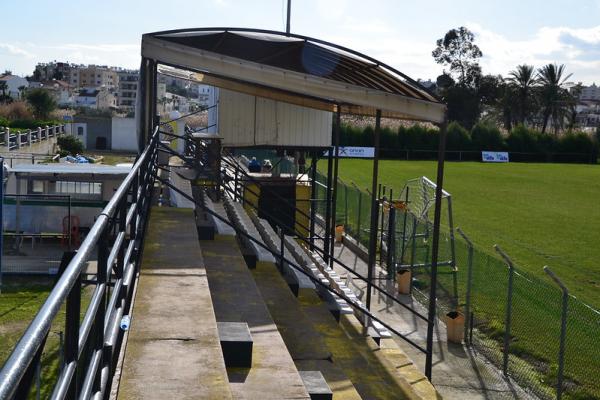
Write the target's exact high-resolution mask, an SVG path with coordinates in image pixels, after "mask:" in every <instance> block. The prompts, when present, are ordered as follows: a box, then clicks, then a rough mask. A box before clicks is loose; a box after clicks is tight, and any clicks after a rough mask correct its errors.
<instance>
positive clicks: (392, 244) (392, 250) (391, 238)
mask: <svg viewBox="0 0 600 400" xmlns="http://www.w3.org/2000/svg"><path fill="white" fill-rule="evenodd" d="M389 205H390V211H389V219H388V233H387V234H388V240H387V267H388V276H387V278H388V279H394V278H395V277H396V276H395V275H396V266H395V262H394V261H395V256H396V235H395V233H396V209H395V208H394V206H392V203H389Z"/></svg>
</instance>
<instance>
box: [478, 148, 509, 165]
mask: <svg viewBox="0 0 600 400" xmlns="http://www.w3.org/2000/svg"><path fill="white" fill-rule="evenodd" d="M481 161H483V162H496V163H498V162H499V163H507V162H508V153H507V152H506V151H482V152H481Z"/></svg>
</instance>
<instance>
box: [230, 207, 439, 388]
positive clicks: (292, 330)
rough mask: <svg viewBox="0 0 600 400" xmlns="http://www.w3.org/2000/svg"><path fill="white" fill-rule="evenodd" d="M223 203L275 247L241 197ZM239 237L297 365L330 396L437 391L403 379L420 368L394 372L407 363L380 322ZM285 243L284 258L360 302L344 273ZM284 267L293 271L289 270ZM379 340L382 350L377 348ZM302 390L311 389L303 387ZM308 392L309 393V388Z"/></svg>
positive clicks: (245, 228)
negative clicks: (316, 375)
mask: <svg viewBox="0 0 600 400" xmlns="http://www.w3.org/2000/svg"><path fill="white" fill-rule="evenodd" d="M226 209H227V211H228V215H229V216H230V217H231V219H232V220H233V221H234V223H235V226H236V229H238V230H239V231H240V232H244V233H246V234H248V235H251V236H252V237H254V238H257V239H258V240H259V241H260V242H261V243H262V244H263V245H265V246H266V247H268V248H270V249H271V250H272V251H273V252H275V253H277V254H278V253H279V252H280V250H281V248H282V238H281V237H280V236H279V235H277V234H276V233H275V231H274V230H273V228H272V227H271V226H270V225H269V224H268V223H267V222H266V221H264V220H262V219H260V218H258V217H257V216H256V215H255V214H254V213H247V212H246V210H245V209H244V208H243V207H241V204H239V203H233V202H231V201H229V202H227V201H226ZM250 221H251V222H252V223H253V224H254V226H251V224H250ZM240 236H241V237H244V235H240ZM239 242H240V245H241V246H242V247H245V248H246V250H248V251H250V252H253V251H254V256H255V257H256V260H257V261H256V263H255V264H253V265H252V267H254V268H253V269H252V270H251V271H252V275H253V277H254V279H255V281H256V284H257V286H258V288H259V290H260V293H261V296H262V298H263V300H264V302H265V303H266V305H267V306H268V308H269V312H270V313H271V316H272V317H273V320H274V321H275V323H276V325H277V328H278V330H279V332H280V333H281V336H282V337H283V340H284V341H285V344H286V346H287V348H288V350H289V352H290V355H291V356H292V357H293V359H294V362H295V364H296V367H297V369H298V370H299V371H316V372H320V373H321V374H322V376H323V379H324V380H325V382H326V383H327V384H328V385H329V386H330V387H331V391H332V395H333V398H339V399H346V398H349V399H353V398H356V399H358V398H382V399H386V398H390V399H402V398H411V399H416V398H431V399H435V398H437V393H436V392H435V390H430V389H433V387H432V386H431V384H430V383H429V382H426V383H427V384H424V385H420V383H419V382H417V384H415V382H410V383H409V380H407V377H409V378H410V379H412V378H411V377H416V376H417V375H418V374H417V375H415V374H407V372H404V373H398V371H399V370H405V369H406V367H405V365H404V364H399V363H398V360H400V358H399V356H400V355H402V352H401V351H399V349H398V348H397V346H393V340H392V339H390V338H391V335H390V333H389V332H388V331H387V330H386V329H385V328H384V327H383V326H382V325H381V324H379V323H376V322H375V321H371V323H370V324H369V326H368V328H365V327H364V326H363V324H361V322H359V319H358V318H364V317H365V316H364V314H363V313H362V312H360V311H358V312H355V311H354V309H353V308H351V307H350V306H349V304H348V303H347V302H346V301H345V300H343V299H342V298H341V297H339V296H337V295H335V294H332V293H331V292H329V291H328V290H326V289H324V288H323V287H321V286H318V285H317V287H315V284H314V283H312V281H310V279H307V278H306V275H305V274H304V273H301V272H299V271H298V270H297V269H296V268H294V267H292V266H291V265H286V263H284V265H283V269H282V270H279V269H278V263H277V264H276V263H275V261H279V257H278V256H277V255H275V257H273V256H272V255H270V256H269V257H265V256H264V255H261V253H264V249H263V248H262V246H256V244H255V243H251V246H248V240H247V239H244V240H239ZM283 247H284V251H285V257H286V258H287V259H290V260H292V261H295V264H296V265H297V266H299V267H300V268H301V269H302V270H303V271H304V272H306V273H308V274H310V275H311V276H312V277H314V278H316V279H319V280H321V281H322V282H323V283H324V284H326V285H328V286H329V287H332V288H334V289H335V290H336V291H339V292H340V293H343V294H344V296H346V297H348V298H349V299H350V300H351V301H354V302H355V303H356V304H359V305H361V304H362V303H361V302H360V300H359V299H358V297H357V296H356V295H355V294H354V293H353V292H352V290H350V289H349V288H348V287H347V286H346V284H345V283H344V280H343V279H342V277H340V276H339V275H338V274H337V273H336V271H334V270H333V269H331V268H329V267H328V266H327V265H326V264H325V263H324V262H323V260H322V259H321V258H320V257H319V256H318V255H316V253H312V252H310V251H308V249H306V248H305V247H303V246H300V245H299V244H298V243H297V242H296V240H295V239H294V238H292V237H284V238H283ZM257 249H258V250H260V251H257ZM286 267H287V268H286ZM290 270H291V271H294V272H295V274H290V273H289V271H290ZM298 277H303V278H305V279H306V280H307V281H309V282H310V286H311V288H310V289H309V288H308V287H307V288H306V289H309V290H304V292H303V294H302V295H300V296H298V294H297V293H292V292H293V291H294V288H293V285H292V284H290V281H293V280H294V278H295V279H296V282H297V284H300V285H301V284H302V283H301V280H300V279H298ZM286 286H288V287H289V288H286ZM306 286H308V285H306ZM289 289H292V290H291V291H290V290H289ZM315 289H317V290H315ZM317 292H318V294H317ZM294 294H296V297H295V296H294ZM319 295H320V296H321V297H322V298H321V297H319ZM323 300H325V301H323ZM332 303H333V306H332ZM332 308H333V309H332ZM330 312H331V313H330ZM332 314H333V315H335V316H336V318H333V317H332ZM355 314H356V315H355ZM337 322H339V324H338V323H337ZM388 343H389V344H390V345H391V346H390V345H387V344H388ZM380 346H381V349H385V351H380ZM390 355H391V356H392V357H391V359H390V357H389V356H390ZM394 357H395V358H394ZM366 371H368V372H366ZM411 371H412V370H411ZM408 372H410V371H408ZM420 380H421V378H420V377H419V381H420ZM309 386H310V385H309ZM417 386H419V387H417ZM420 386H422V387H420ZM419 389H423V390H419ZM307 390H308V391H310V390H312V389H310V388H309V387H307ZM309 394H310V395H311V398H313V397H314V396H313V393H309ZM314 395H317V394H316V393H315V394H314ZM316 398H318V397H316Z"/></svg>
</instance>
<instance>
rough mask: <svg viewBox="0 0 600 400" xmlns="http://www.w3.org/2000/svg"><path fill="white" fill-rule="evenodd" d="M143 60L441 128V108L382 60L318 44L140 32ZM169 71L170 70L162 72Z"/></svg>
mask: <svg viewBox="0 0 600 400" xmlns="http://www.w3.org/2000/svg"><path fill="white" fill-rule="evenodd" d="M142 56H143V57H146V58H150V59H153V60H155V61H156V62H158V63H159V64H166V65H170V66H173V67H178V68H183V69H188V70H191V71H194V72H195V73H194V74H190V76H189V78H190V79H192V80H196V81H199V82H203V83H206V84H210V85H214V86H218V87H223V88H227V89H231V90H236V91H239V92H243V93H248V94H253V95H256V96H262V97H266V98H271V99H275V100H280V101H284V102H289V103H293V104H298V105H303V106H307V107H313V108H318V109H322V110H327V111H335V110H337V106H338V105H339V106H340V107H341V111H342V112H348V113H355V114H363V115H374V114H375V110H377V109H381V110H382V114H383V116H386V117H391V118H402V119H412V120H422V121H430V122H434V123H440V122H442V121H443V119H444V115H445V106H444V105H443V104H442V103H441V102H440V100H439V99H437V98H436V97H435V96H434V95H432V94H431V93H429V92H427V91H426V90H425V89H424V88H422V87H421V86H420V85H419V84H418V83H417V82H415V81H414V80H412V79H410V78H409V77H408V76H406V75H404V74H402V73H401V72H399V71H397V70H395V69H394V68H391V67H389V66H387V65H385V64H384V63H382V62H380V61H377V60H375V59H373V58H371V57H368V56H366V55H363V54H360V53H358V52H356V51H353V50H350V49H347V48H344V47H341V46H337V45H334V44H332V43H328V42H325V41H322V40H318V39H313V38H309V37H306V36H300V35H293V34H290V35H286V34H285V33H283V32H275V31H266V30H256V29H242V28H200V29H181V30H175V31H164V32H155V33H149V34H145V35H144V36H143V38H142ZM162 72H166V73H168V70H165V71H162Z"/></svg>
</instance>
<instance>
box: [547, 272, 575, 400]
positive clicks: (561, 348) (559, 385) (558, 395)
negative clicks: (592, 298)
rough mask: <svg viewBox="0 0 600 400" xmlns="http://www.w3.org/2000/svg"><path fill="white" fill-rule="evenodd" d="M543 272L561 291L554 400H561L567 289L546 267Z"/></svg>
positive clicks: (567, 302) (567, 301)
mask: <svg viewBox="0 0 600 400" xmlns="http://www.w3.org/2000/svg"><path fill="white" fill-rule="evenodd" d="M544 272H546V273H547V274H548V275H550V278H552V280H553V281H554V282H556V284H557V285H558V286H559V287H560V290H561V291H562V311H561V315H560V344H559V349H558V377H557V382H556V399H557V400H561V398H562V392H563V379H564V370H565V341H566V338H567V316H568V312H569V289H567V287H566V286H565V285H564V283H563V282H562V281H561V280H560V279H559V278H558V276H556V275H555V274H554V272H552V270H551V269H550V268H548V266H545V267H544Z"/></svg>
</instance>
